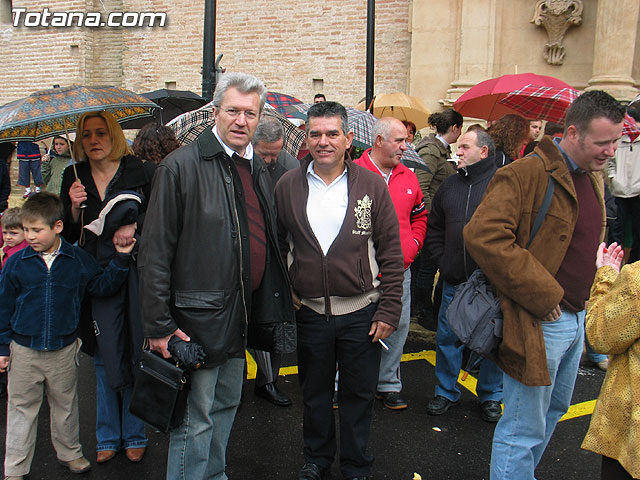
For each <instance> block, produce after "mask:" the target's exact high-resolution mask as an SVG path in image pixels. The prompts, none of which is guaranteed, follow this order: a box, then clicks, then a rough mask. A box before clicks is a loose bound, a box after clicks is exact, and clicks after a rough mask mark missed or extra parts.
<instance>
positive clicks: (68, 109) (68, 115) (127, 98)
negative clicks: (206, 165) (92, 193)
mask: <svg viewBox="0 0 640 480" xmlns="http://www.w3.org/2000/svg"><path fill="white" fill-rule="evenodd" d="M157 108H158V106H157V105H156V104H155V103H153V102H152V101H151V100H148V99H146V98H144V97H141V96H140V95H138V94H136V93H133V92H131V91H129V90H125V89H123V88H118V87H86V86H72V87H63V88H50V89H48V90H41V91H39V92H35V93H32V94H31V95H29V96H28V97H25V98H23V99H20V100H15V101H13V102H10V103H7V104H6V105H3V106H2V107H0V141H20V140H24V141H32V142H36V141H38V140H42V139H44V138H47V137H51V136H53V135H61V134H63V133H65V131H75V128H76V123H77V121H78V118H79V117H80V116H81V115H82V114H83V113H86V112H93V111H96V110H106V111H108V112H110V113H112V114H113V115H114V116H115V117H116V119H118V122H124V121H126V120H130V119H134V118H140V117H151V116H153V112H154V110H155V109H157Z"/></svg>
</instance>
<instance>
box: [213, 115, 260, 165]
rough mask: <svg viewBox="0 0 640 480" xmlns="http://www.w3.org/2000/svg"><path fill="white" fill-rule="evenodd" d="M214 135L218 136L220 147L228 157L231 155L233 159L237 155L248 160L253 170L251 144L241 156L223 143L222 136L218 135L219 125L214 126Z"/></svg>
mask: <svg viewBox="0 0 640 480" xmlns="http://www.w3.org/2000/svg"><path fill="white" fill-rule="evenodd" d="M213 134H214V135H215V136H216V138H217V139H218V141H219V142H220V145H222V148H224V151H225V152H227V155H229V157H233V154H234V153H235V154H237V155H238V156H239V157H242V158H246V159H247V160H249V161H250V162H251V169H253V145H251V142H249V145H247V148H245V149H244V155H240V154H239V153H238V152H236V151H235V150H234V149H232V148H230V147H229V146H228V145H227V144H226V143H224V142H223V141H222V138H220V134H219V133H218V126H217V125H214V126H213Z"/></svg>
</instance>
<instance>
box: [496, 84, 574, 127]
mask: <svg viewBox="0 0 640 480" xmlns="http://www.w3.org/2000/svg"><path fill="white" fill-rule="evenodd" d="M579 95H580V92H579V91H578V90H575V89H573V88H570V87H569V88H557V87H541V86H539V85H532V84H530V85H526V86H524V87H522V88H520V89H518V90H515V91H513V92H511V93H509V94H507V95H506V96H505V97H504V98H503V99H502V100H500V101H499V104H500V105H505V106H507V107H509V108H512V109H513V110H515V111H516V113H518V114H519V115H522V116H523V117H524V118H526V119H527V120H546V121H547V122H553V123H560V124H561V123H562V122H563V121H564V117H565V115H566V114H567V110H568V109H569V106H570V105H571V104H572V103H573V101H574V100H575V99H576V98H578V96H579Z"/></svg>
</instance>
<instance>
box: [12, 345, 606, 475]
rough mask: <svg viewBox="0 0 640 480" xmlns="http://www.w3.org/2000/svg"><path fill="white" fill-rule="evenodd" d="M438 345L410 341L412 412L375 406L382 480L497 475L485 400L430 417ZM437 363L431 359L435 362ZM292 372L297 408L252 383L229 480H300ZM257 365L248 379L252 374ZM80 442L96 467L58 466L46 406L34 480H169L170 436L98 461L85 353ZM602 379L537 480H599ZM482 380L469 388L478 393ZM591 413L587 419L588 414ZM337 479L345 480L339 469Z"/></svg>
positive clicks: (565, 424) (554, 443)
mask: <svg viewBox="0 0 640 480" xmlns="http://www.w3.org/2000/svg"><path fill="white" fill-rule="evenodd" d="M432 350H433V345H432V344H430V343H429V342H428V341H421V340H412V341H410V342H408V343H407V345H406V347H405V353H406V354H408V355H405V360H406V361H404V362H403V364H402V376H403V382H404V392H405V396H406V398H407V400H408V402H409V408H408V409H407V410H403V411H391V410H388V409H386V408H384V407H383V406H382V404H381V402H379V401H376V405H375V408H374V421H373V427H372V432H371V441H370V448H371V450H372V451H373V453H374V454H375V456H376V462H375V465H374V470H373V473H374V479H375V480H382V479H387V480H411V479H412V478H413V473H414V472H418V473H419V474H420V475H421V476H422V478H423V479H425V480H427V479H431V480H447V479H456V480H458V479H466V480H481V479H488V477H489V474H488V472H489V467H488V465H489V459H490V453H491V438H492V434H493V428H494V426H493V425H492V424H488V423H485V422H483V421H482V420H481V419H480V412H479V404H478V401H477V398H476V397H475V396H474V395H473V393H471V392H470V391H469V390H467V388H465V387H463V388H462V390H463V394H462V398H461V401H460V403H459V404H458V405H457V406H455V407H453V408H451V409H450V410H449V411H448V412H447V413H446V414H444V415H443V416H441V417H432V416H429V415H427V414H426V408H425V407H426V403H427V402H428V400H429V399H430V398H431V397H432V395H433V391H434V386H435V375H434V367H433V365H432V362H433V358H434V354H433V352H432ZM430 360H431V362H430ZM285 365H289V366H290V367H291V368H286V369H285V371H286V373H288V375H286V376H281V377H280V379H279V381H278V385H279V386H280V387H281V389H282V390H283V391H285V392H286V393H288V394H289V395H290V396H291V398H292V399H293V402H294V405H293V406H292V407H289V408H278V407H274V406H272V405H271V404H269V403H267V402H266V401H265V400H262V399H260V398H256V397H254V395H253V380H247V381H246V382H245V386H244V395H243V403H242V406H241V407H240V410H239V411H238V415H237V417H236V421H235V424H234V428H233V432H232V434H231V439H230V442H229V449H228V452H227V462H228V468H227V474H228V475H229V478H230V479H231V480H249V479H259V480H262V479H264V480H272V479H273V480H275V479H292V480H295V479H296V478H297V472H298V470H299V469H300V467H301V466H302V463H303V459H302V433H301V432H302V399H301V396H300V390H299V386H298V379H297V375H295V370H296V369H295V367H294V366H295V356H293V355H292V356H291V357H290V358H288V361H286V362H285ZM251 370H252V369H251V366H250V367H249V376H251ZM80 375H81V381H80V387H79V395H80V414H81V441H82V444H83V446H84V451H85V455H86V456H87V457H88V458H89V460H91V462H92V463H93V468H92V470H91V471H90V472H88V473H86V474H82V475H72V474H71V473H70V472H69V471H68V470H66V469H65V468H64V467H62V466H61V465H59V464H58V463H57V461H56V456H55V452H54V450H53V447H52V446H51V442H50V436H49V418H48V417H49V412H48V407H47V406H46V402H45V405H44V406H43V407H42V410H41V413H40V419H39V426H38V431H39V434H38V441H37V446H36V454H35V458H34V461H33V465H32V469H31V474H30V475H29V476H28V477H27V478H28V479H29V480H44V479H52V478H56V479H61V480H63V479H92V480H97V479H101V480H102V479H105V480H106V479H109V480H112V479H116V480H119V479H127V480H129V479H138V478H140V479H163V478H164V475H165V470H166V452H167V444H168V436H167V435H164V434H159V433H156V432H149V448H148V450H147V454H146V456H145V458H144V460H143V461H142V462H141V463H139V464H133V463H131V462H129V461H128V460H127V458H126V456H125V455H124V454H123V453H119V454H118V455H117V456H116V458H114V459H113V460H111V461H109V462H108V463H106V464H102V465H97V464H96V463H95V443H96V441H95V435H94V432H95V429H94V425H95V379H94V374H93V365H92V361H91V359H90V358H89V357H86V356H84V355H83V357H82V359H81V367H80ZM603 378H604V374H603V373H602V372H600V371H598V370H596V369H593V368H591V367H590V366H587V365H583V366H582V367H581V369H580V372H579V375H578V381H577V385H576V389H575V392H574V396H573V401H572V404H574V405H576V406H575V407H574V408H572V410H571V412H572V414H573V415H576V416H575V418H571V419H568V420H564V421H562V422H560V424H559V425H558V427H557V429H556V432H555V434H554V436H553V438H552V440H551V443H550V444H549V447H548V448H547V451H546V453H545V455H544V457H543V458H542V461H541V463H540V465H539V467H538V470H537V472H536V476H537V478H538V479H539V480H552V479H561V480H578V479H580V480H582V479H585V478H597V477H599V471H600V458H599V457H598V456H597V455H595V454H592V453H590V452H586V451H583V450H581V449H580V443H581V441H582V438H583V437H584V434H585V433H586V431H587V427H588V424H589V419H590V416H589V414H588V413H590V411H591V410H592V407H593V404H592V403H585V402H589V401H592V400H594V399H595V398H596V397H597V395H598V392H599V390H600V385H601V383H602V380H603ZM473 384H474V379H473V378H472V377H469V379H468V381H467V382H466V383H465V385H467V386H468V387H469V388H471V389H473ZM5 407H6V400H2V404H1V405H0V409H1V411H2V418H1V419H0V425H1V427H0V439H1V442H2V449H3V451H4V437H5V435H4V434H5V423H6V421H5V420H6V408H5ZM585 413H586V414H585ZM332 478H333V479H339V478H340V474H339V469H338V465H337V462H336V463H335V464H334V467H333V477H332Z"/></svg>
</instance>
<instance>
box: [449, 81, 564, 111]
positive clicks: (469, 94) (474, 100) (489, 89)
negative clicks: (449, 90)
mask: <svg viewBox="0 0 640 480" xmlns="http://www.w3.org/2000/svg"><path fill="white" fill-rule="evenodd" d="M529 84H534V85H540V86H545V87H558V88H571V85H569V84H567V83H565V82H563V81H562V80H558V79H557V78H554V77H548V76H545V75H536V74H535V73H519V74H516V75H502V76H500V77H497V78H490V79H489V80H485V81H484V82H480V83H478V84H477V85H474V86H473V87H471V88H470V89H469V90H467V91H466V92H465V93H464V94H462V96H461V97H460V98H459V99H458V100H456V101H455V102H454V104H453V108H455V110H456V112H458V113H460V114H461V115H463V116H465V117H473V118H483V119H485V120H499V119H500V118H502V117H504V116H505V115H506V114H508V113H518V112H516V111H514V110H513V109H512V108H510V107H507V106H505V105H502V104H500V103H499V102H500V100H502V99H503V98H504V97H506V96H507V94H509V93H511V92H513V91H514V90H517V89H519V88H522V87H524V86H526V85H529Z"/></svg>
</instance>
